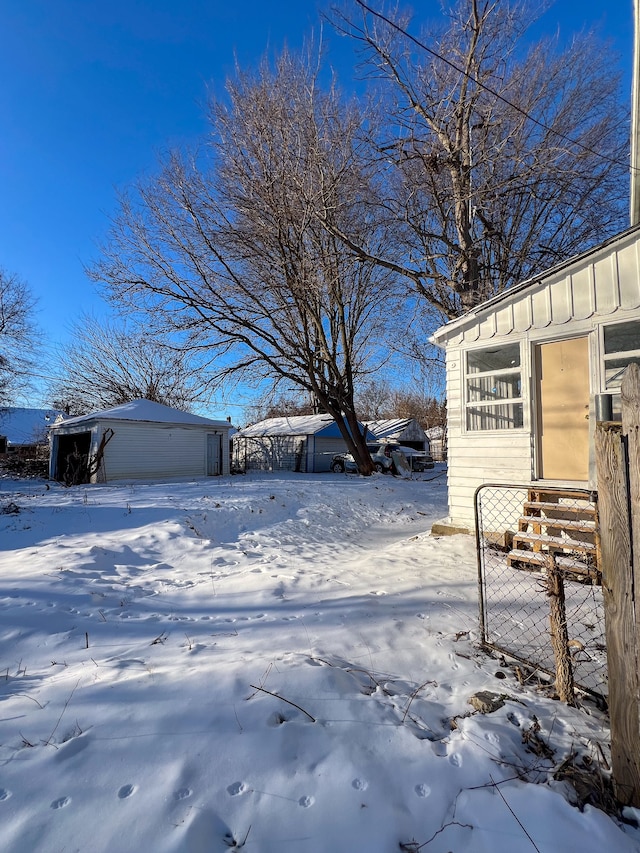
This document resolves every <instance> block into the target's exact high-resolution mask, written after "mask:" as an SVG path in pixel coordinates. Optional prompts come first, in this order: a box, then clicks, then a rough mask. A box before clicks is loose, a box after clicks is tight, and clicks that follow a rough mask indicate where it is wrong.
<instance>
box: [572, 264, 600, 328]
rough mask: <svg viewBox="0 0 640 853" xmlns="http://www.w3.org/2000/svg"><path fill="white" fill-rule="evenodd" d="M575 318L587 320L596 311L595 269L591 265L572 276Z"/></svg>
mask: <svg viewBox="0 0 640 853" xmlns="http://www.w3.org/2000/svg"><path fill="white" fill-rule="evenodd" d="M569 280H570V282H571V295H572V308H573V318H574V319H575V320H586V319H587V318H589V317H591V315H592V314H593V312H594V311H595V293H594V289H593V285H594V282H593V269H592V267H591V265H589V266H588V267H585V268H584V269H582V270H578V271H576V272H574V273H573V275H571V276H570V279H569Z"/></svg>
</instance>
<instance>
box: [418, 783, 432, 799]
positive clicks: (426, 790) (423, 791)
mask: <svg viewBox="0 0 640 853" xmlns="http://www.w3.org/2000/svg"><path fill="white" fill-rule="evenodd" d="M414 791H415V792H416V794H417V796H418V797H428V796H429V795H430V794H431V788H430V787H429V786H428V785H424V784H420V785H416V787H415V788H414Z"/></svg>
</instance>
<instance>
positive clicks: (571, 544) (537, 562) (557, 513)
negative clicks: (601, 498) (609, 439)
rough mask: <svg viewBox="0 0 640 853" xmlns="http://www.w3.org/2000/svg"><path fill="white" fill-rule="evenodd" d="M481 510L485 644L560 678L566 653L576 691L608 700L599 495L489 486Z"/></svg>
mask: <svg viewBox="0 0 640 853" xmlns="http://www.w3.org/2000/svg"><path fill="white" fill-rule="evenodd" d="M475 512H476V531H477V545H478V571H479V587H480V632H481V640H482V643H483V645H485V646H486V647H488V648H491V649H493V650H496V651H499V652H502V653H505V654H507V655H508V656H509V657H511V658H514V659H516V660H519V661H521V662H523V663H525V664H527V665H528V666H529V667H532V668H533V669H534V670H539V671H542V672H545V673H548V674H550V675H551V676H553V677H554V678H555V677H556V670H557V667H559V666H560V663H559V655H560V658H562V659H563V660H564V663H565V664H566V666H568V667H569V669H570V671H571V673H572V677H573V683H574V684H575V685H576V686H577V687H579V688H581V689H582V690H585V691H587V692H589V693H592V694H595V695H596V696H602V697H605V696H606V694H607V657H606V645H605V628H604V604H603V599H602V586H601V577H600V573H599V562H600V561H599V528H598V514H597V502H596V495H595V494H594V493H592V492H589V491H582V490H569V491H567V490H560V489H557V490H556V489H536V488H535V487H531V486H503V485H489V484H487V485H484V486H481V487H480V488H479V489H478V490H477V491H476V496H475ZM558 613H560V614H561V615H560V616H558ZM558 643H560V646H561V647H562V648H561V651H560V652H559V651H558Z"/></svg>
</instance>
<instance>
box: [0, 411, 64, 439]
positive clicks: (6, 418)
mask: <svg viewBox="0 0 640 853" xmlns="http://www.w3.org/2000/svg"><path fill="white" fill-rule="evenodd" d="M60 414H61V412H59V411H58V410H57V409H20V408H16V407H13V406H8V407H7V408H6V409H0V435H4V436H6V438H7V441H8V442H9V444H46V441H47V429H48V427H49V426H51V424H52V423H53V422H54V420H55V419H56V417H58V415H60Z"/></svg>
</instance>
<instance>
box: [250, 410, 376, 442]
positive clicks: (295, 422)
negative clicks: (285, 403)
mask: <svg viewBox="0 0 640 853" xmlns="http://www.w3.org/2000/svg"><path fill="white" fill-rule="evenodd" d="M360 426H362V424H360ZM318 433H322V434H323V435H324V436H325V437H326V438H340V437H341V436H340V430H339V429H338V425H337V423H336V422H335V421H334V419H333V418H332V417H331V415H293V416H292V417H288V418H265V419H264V420H263V421H258V423H255V424H251V425H250V426H248V427H245V428H244V429H241V430H239V431H238V433H237V434H236V435H237V436H238V437H240V438H261V437H263V436H275V435H318Z"/></svg>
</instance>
